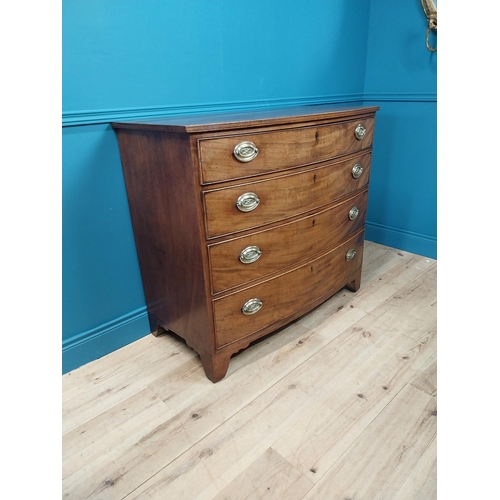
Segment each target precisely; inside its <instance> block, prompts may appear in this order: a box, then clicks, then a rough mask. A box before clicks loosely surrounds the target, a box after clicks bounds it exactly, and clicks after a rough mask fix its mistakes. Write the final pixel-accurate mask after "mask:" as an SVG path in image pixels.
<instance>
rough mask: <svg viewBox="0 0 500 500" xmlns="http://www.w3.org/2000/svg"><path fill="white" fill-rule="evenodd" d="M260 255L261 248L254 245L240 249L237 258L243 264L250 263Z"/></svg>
mask: <svg viewBox="0 0 500 500" xmlns="http://www.w3.org/2000/svg"><path fill="white" fill-rule="evenodd" d="M261 255H262V250H261V249H260V248H259V247H256V246H250V247H246V248H245V249H244V250H242V251H241V253H240V256H239V259H240V262H242V263H243V264H251V263H252V262H255V261H256V260H258V259H259V257H260V256H261Z"/></svg>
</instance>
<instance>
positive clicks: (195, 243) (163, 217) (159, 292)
mask: <svg viewBox="0 0 500 500" xmlns="http://www.w3.org/2000/svg"><path fill="white" fill-rule="evenodd" d="M377 110H378V107H352V108H349V107H340V106H335V105H320V106H303V107H297V108H285V109H271V110H263V111H248V112H241V113H227V114H217V115H208V114H207V115H197V116H193V115H191V116H190V115H186V116H181V117H168V118H154V119H147V120H137V121H128V122H123V123H113V124H112V126H113V128H114V129H115V130H116V133H117V137H118V142H119V147H120V154H121V159H122V166H123V172H124V177H125V183H126V188H127V195H128V200H129V206H130V213H131V219H132V225H133V229H134V236H135V242H136V247H137V253H138V258H139V265H140V269H141V275H142V280H143V286H144V292H145V296H146V302H147V308H148V316H149V322H150V326H151V331H152V332H153V333H154V334H158V333H159V332H162V331H164V330H170V331H172V332H174V333H176V334H177V335H179V336H181V337H182V338H184V339H185V341H186V343H187V344H188V345H189V346H191V347H192V348H193V349H194V350H195V351H196V352H197V353H198V354H199V355H200V358H201V362H202V364H203V367H204V369H205V373H206V375H207V376H208V378H209V379H210V380H212V381H213V382H217V381H218V380H221V379H222V378H223V377H224V376H225V374H226V372H227V369H228V366H229V359H230V357H231V355H232V354H234V353H236V352H237V351H239V350H240V349H243V348H245V347H248V345H249V344H250V342H252V341H254V340H256V339H258V338H259V337H262V336H263V335H266V334H268V333H270V332H272V331H274V330H276V329H278V328H280V327H282V326H284V325H285V324H287V323H289V322H290V321H292V320H294V319H296V318H297V317H299V316H301V315H303V314H305V313H306V312H308V311H310V310H311V309H312V308H314V307H316V306H317V305H319V304H320V303H322V302H323V301H325V300H326V299H327V298H329V297H330V296H332V295H333V294H334V293H336V292H338V291H339V290H340V289H341V288H343V287H347V288H348V289H349V290H351V291H356V290H357V289H358V288H359V286H360V276H361V264H362V257H363V242H364V226H365V219H366V206H367V197H368V181H369V177H370V166H371V151H372V142H373V132H374V124H375V113H376V111H377Z"/></svg>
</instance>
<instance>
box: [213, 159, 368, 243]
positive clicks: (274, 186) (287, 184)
mask: <svg viewBox="0 0 500 500" xmlns="http://www.w3.org/2000/svg"><path fill="white" fill-rule="evenodd" d="M356 165H360V166H361V168H362V173H361V175H360V176H359V177H357V178H355V177H354V175H357V174H353V169H354V170H355V166H356ZM370 165H371V154H370V153H368V154H365V155H363V156H359V157H356V158H354V159H350V160H344V161H340V162H338V163H335V164H331V165H328V166H325V167H318V168H315V169H311V170H308V171H306V172H301V173H298V174H289V175H284V176H281V177H276V178H272V179H268V180H265V181H257V182H254V183H248V184H240V185H237V186H233V187H230V188H223V189H217V190H213V191H206V192H205V193H204V202H205V216H206V229H207V236H208V237H209V238H212V237H215V236H222V235H225V234H230V233H234V232H237V231H243V230H245V229H250V228H254V227H258V226H260V225H262V224H268V223H270V222H276V221H279V220H282V219H286V218H287V217H293V216H294V215H299V214H301V213H305V212H307V211H310V210H314V209H315V208H318V207H322V206H324V205H327V204H329V203H331V202H333V201H335V199H336V198H339V197H340V196H344V195H347V194H349V193H351V192H353V191H355V190H358V189H360V188H362V187H363V186H365V185H367V184H368V180H369V177H370ZM249 193H250V194H251V195H252V199H251V200H250V202H252V201H253V199H254V198H255V199H258V200H259V202H258V204H257V206H256V208H252V206H251V203H250V204H249V205H250V208H252V209H251V211H248V212H245V211H242V210H241V209H238V207H237V203H238V200H241V199H242V197H243V196H246V195H247V194H249Z"/></svg>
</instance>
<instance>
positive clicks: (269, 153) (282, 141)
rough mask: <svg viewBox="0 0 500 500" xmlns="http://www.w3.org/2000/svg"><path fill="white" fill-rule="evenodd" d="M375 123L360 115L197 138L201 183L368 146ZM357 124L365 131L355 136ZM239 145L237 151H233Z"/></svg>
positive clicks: (370, 143)
mask: <svg viewBox="0 0 500 500" xmlns="http://www.w3.org/2000/svg"><path fill="white" fill-rule="evenodd" d="M374 123H375V120H374V118H363V119H361V120H354V121H349V122H341V123H335V124H328V125H316V126H312V127H303V128H298V129H288V130H277V131H273V132H260V133H254V134H239V135H234V136H231V137H223V138H217V139H199V161H200V165H201V173H202V179H203V183H213V182H219V181H226V180H230V179H240V178H244V177H250V176H253V175H259V174H264V173H267V172H276V171H279V170H284V169H287V168H292V167H297V166H301V165H309V164H311V163H316V162H321V161H325V160H329V159H332V158H335V157H337V156H339V155H344V154H349V153H355V152H356V151H360V150H362V149H366V148H370V147H371V145H372V142H373V128H374ZM360 124H361V125H362V126H363V127H364V129H365V132H364V136H363V138H362V139H357V138H356V128H357V127H358V125H360ZM249 143H250V144H249ZM239 145H240V148H239V151H240V152H238V149H236V151H235V148H237V147H238V146H239ZM238 156H239V157H240V160H238V159H237V157H238Z"/></svg>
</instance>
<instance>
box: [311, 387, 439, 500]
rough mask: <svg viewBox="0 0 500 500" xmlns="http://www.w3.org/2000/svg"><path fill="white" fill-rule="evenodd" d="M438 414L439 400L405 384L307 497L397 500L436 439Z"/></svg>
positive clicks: (320, 498) (343, 499)
mask: <svg viewBox="0 0 500 500" xmlns="http://www.w3.org/2000/svg"><path fill="white" fill-rule="evenodd" d="M436 414H437V410H436V400H435V398H433V397H432V396H429V395H428V394H426V393H424V392H422V391H420V390H418V389H416V388H414V387H413V386H411V385H409V384H407V385H405V386H404V388H403V389H401V391H400V392H399V393H398V395H397V396H396V397H395V398H394V399H393V400H392V401H391V402H390V403H389V404H388V405H387V406H386V407H385V408H384V410H383V411H382V412H381V413H380V415H378V416H377V418H375V419H374V421H373V422H372V423H371V424H370V425H369V426H368V427H367V429H366V430H365V432H364V433H363V434H362V435H361V436H360V437H359V438H358V439H357V440H356V441H354V443H353V444H352V445H351V447H350V448H349V449H348V450H347V451H346V453H345V454H344V455H343V456H342V457H340V459H339V460H338V461H337V462H336V463H335V464H334V465H333V466H332V467H331V469H330V470H329V471H328V472H327V474H325V476H323V477H322V478H321V480H320V481H319V482H318V483H317V484H316V485H315V486H314V487H313V488H312V489H311V490H310V491H309V493H308V494H307V495H306V496H305V499H307V500H313V499H314V500H323V499H325V500H345V499H356V500H365V499H366V500H391V499H394V498H395V497H396V496H397V495H398V492H399V491H400V490H401V488H402V486H403V485H404V483H405V481H406V479H407V478H408V476H409V475H410V474H411V472H412V470H413V468H414V467H415V465H416V463H417V462H418V460H419V459H420V458H421V457H422V455H423V454H424V452H425V451H426V450H427V449H428V448H429V446H431V444H432V442H433V441H434V439H435V436H436ZM389 424H390V425H389ZM422 500H424V499H422ZM425 500H427V499H425Z"/></svg>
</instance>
